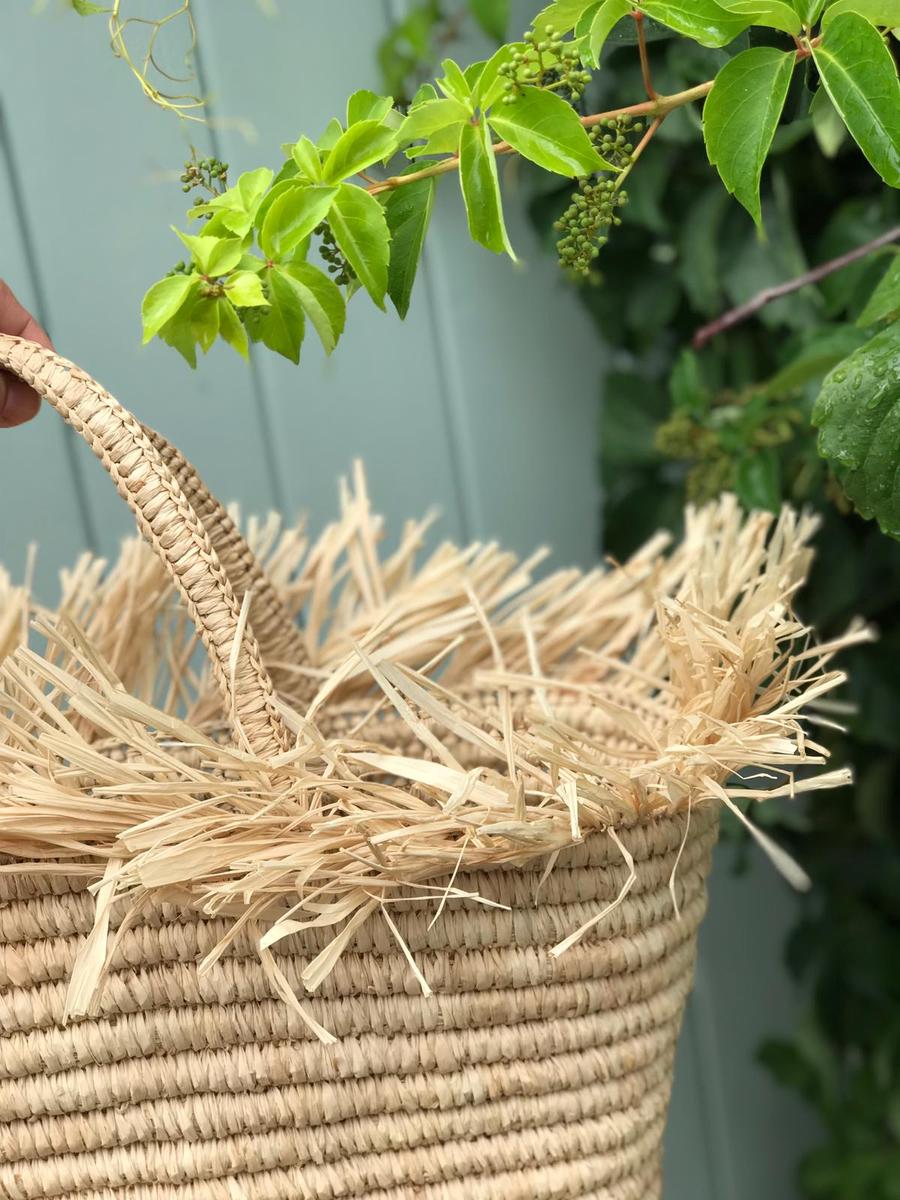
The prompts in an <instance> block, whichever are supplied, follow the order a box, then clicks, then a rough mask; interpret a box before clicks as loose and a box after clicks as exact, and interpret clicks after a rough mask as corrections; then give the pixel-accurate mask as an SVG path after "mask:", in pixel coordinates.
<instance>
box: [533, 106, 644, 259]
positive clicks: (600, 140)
mask: <svg viewBox="0 0 900 1200" xmlns="http://www.w3.org/2000/svg"><path fill="white" fill-rule="evenodd" d="M641 128H642V127H641V124H640V123H639V122H637V123H635V122H634V121H632V120H631V118H630V117H617V118H611V119H610V120H608V121H605V122H604V123H603V124H602V125H598V126H595V127H594V128H593V129H592V130H591V141H592V142H593V143H594V145H595V146H596V147H597V149H598V150H599V151H600V153H601V154H602V155H603V157H604V158H605V159H606V160H607V162H611V163H613V165H614V166H617V167H620V168H623V169H624V168H625V167H627V166H628V165H629V164H630V163H631V161H632V156H633V154H634V143H633V141H631V140H629V139H630V138H631V136H632V135H633V134H636V133H639V132H640V130H641ZM627 203H628V193H627V192H626V191H625V189H624V188H623V187H621V186H620V185H619V184H618V183H617V181H616V178H615V177H614V176H609V175H593V176H589V177H588V178H586V179H582V180H580V181H579V184H578V188H577V190H576V192H575V194H574V196H573V197H572V203H571V204H570V205H569V207H568V208H567V209H566V211H565V212H564V213H563V215H562V216H561V217H560V219H559V220H558V221H557V222H555V224H554V228H555V229H556V230H557V231H558V232H559V233H560V234H561V235H562V236H561V237H560V238H559V240H558V241H557V243H556V249H557V253H558V254H559V261H560V265H561V266H562V267H563V269H564V270H566V271H568V272H569V273H570V274H572V275H574V276H575V277H576V278H584V277H585V276H587V275H590V272H591V264H592V263H593V261H594V259H595V258H596V257H597V256H598V254H599V253H600V247H601V246H605V245H606V242H607V240H608V237H609V230H610V228H611V227H612V226H613V225H621V224H622V218H621V217H620V216H619V215H618V209H620V208H621V207H622V206H623V205H625V204H627Z"/></svg>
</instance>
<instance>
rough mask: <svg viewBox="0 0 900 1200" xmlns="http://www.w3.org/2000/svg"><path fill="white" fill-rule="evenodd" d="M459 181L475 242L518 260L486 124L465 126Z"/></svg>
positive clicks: (461, 138)
mask: <svg viewBox="0 0 900 1200" xmlns="http://www.w3.org/2000/svg"><path fill="white" fill-rule="evenodd" d="M459 181H460V186H461V188H462V194H463V201H464V202H465V206H466V216H467V218H468V221H469V233H470V234H471V235H472V237H473V238H474V240H475V241H476V242H479V243H480V244H481V245H482V246H485V247H486V248H487V249H488V250H493V252H494V253H495V254H502V253H504V251H505V252H506V253H507V254H508V255H509V256H510V258H515V254H514V252H513V249H512V246H511V245H510V244H509V238H508V236H507V233H506V224H505V222H504V220H503V202H502V200H501V197H500V181H499V179H498V177H497V161H496V156H495V155H494V151H493V149H492V146H491V132H490V129H489V128H488V126H487V124H486V123H485V122H484V121H480V122H479V123H478V124H477V125H473V124H471V123H466V124H465V125H463V127H462V133H461V134H460V139H459Z"/></svg>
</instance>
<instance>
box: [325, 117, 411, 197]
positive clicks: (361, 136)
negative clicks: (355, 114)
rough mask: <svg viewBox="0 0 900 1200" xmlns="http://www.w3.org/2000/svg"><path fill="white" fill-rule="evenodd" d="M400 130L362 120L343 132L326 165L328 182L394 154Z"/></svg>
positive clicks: (348, 176) (354, 173)
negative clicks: (397, 131)
mask: <svg viewBox="0 0 900 1200" xmlns="http://www.w3.org/2000/svg"><path fill="white" fill-rule="evenodd" d="M396 146H397V133H396V131H395V130H393V129H388V127H387V126H386V125H381V124H379V122H378V121H360V122H359V123H358V124H357V125H351V126H350V128H349V129H348V130H347V132H346V133H344V134H341V136H340V137H339V138H338V140H337V142H336V143H335V145H334V148H333V149H332V151H331V153H330V154H329V155H328V157H327V158H326V159H325V162H324V164H323V167H322V178H323V180H324V181H325V182H326V183H341V182H342V181H343V180H345V179H349V178H350V176H351V175H356V173H357V172H358V171H364V170H365V169H366V167H371V166H372V164H373V163H376V162H380V161H381V160H382V159H383V158H387V157H388V155H390V154H392V153H393V151H394V150H395V149H396Z"/></svg>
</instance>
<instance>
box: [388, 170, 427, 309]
mask: <svg viewBox="0 0 900 1200" xmlns="http://www.w3.org/2000/svg"><path fill="white" fill-rule="evenodd" d="M435 182H436V181H435V180H434V179H419V180H417V181H416V182H415V183H409V184H406V185H405V186H404V187H399V188H395V190H394V191H393V192H391V193H390V195H389V196H388V198H387V200H386V201H385V205H384V213H385V217H386V218H387V223H388V229H389V230H390V231H391V261H390V264H389V267H388V295H389V296H390V298H391V300H392V301H393V303H394V307H395V308H396V310H397V312H398V313H399V315H400V316H401V318H402V317H405V316H406V314H407V312H408V311H409V299H410V296H411V294H412V289H413V284H414V283H415V281H416V272H417V270H418V266H419V259H420V258H421V256H422V247H423V245H424V244H425V235H426V233H427V232H428V223H429V221H430V220H431V210H432V207H433V205H434V192H435Z"/></svg>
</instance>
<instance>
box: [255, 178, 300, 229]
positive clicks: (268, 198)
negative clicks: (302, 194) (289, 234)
mask: <svg viewBox="0 0 900 1200" xmlns="http://www.w3.org/2000/svg"><path fill="white" fill-rule="evenodd" d="M302 186H303V182H302V180H301V179H300V178H299V177H298V176H297V175H294V176H293V177H292V178H290V179H281V180H279V181H278V183H273V184H272V186H271V187H270V188H269V190H268V191H267V192H266V194H265V196H263V198H262V201H261V202H260V204H259V207H258V208H257V210H256V216H255V217H254V219H253V223H254V225H255V226H256V228H257V229H262V227H263V226H264V225H265V223H266V217H267V216H268V215H269V209H270V208H271V207H272V205H273V204H274V203H275V201H276V200H278V199H279V198H280V197H281V196H284V195H286V194H287V193H288V192H291V191H296V190H297V188H299V187H302Z"/></svg>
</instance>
